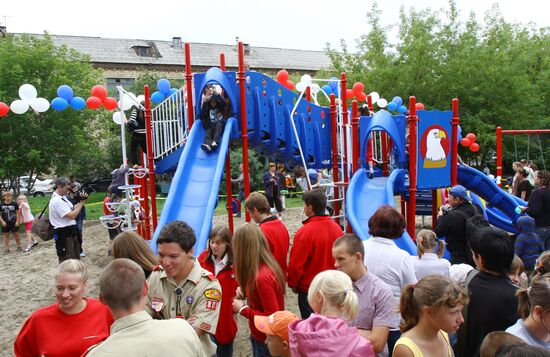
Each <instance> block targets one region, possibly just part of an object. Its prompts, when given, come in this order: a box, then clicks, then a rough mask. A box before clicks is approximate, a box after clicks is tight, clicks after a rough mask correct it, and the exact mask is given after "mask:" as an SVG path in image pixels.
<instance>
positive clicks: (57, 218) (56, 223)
mask: <svg viewBox="0 0 550 357" xmlns="http://www.w3.org/2000/svg"><path fill="white" fill-rule="evenodd" d="M48 207H49V210H50V213H49V219H50V223H51V224H52V226H53V227H54V228H63V227H68V226H74V225H75V224H76V221H75V220H74V219H68V218H65V215H66V214H67V213H69V212H71V211H72V210H73V209H74V206H73V204H72V203H71V202H70V201H69V199H68V198H66V197H65V196H61V195H59V194H58V193H57V192H54V193H53V194H52V199H51V200H50V204H49V206H48Z"/></svg>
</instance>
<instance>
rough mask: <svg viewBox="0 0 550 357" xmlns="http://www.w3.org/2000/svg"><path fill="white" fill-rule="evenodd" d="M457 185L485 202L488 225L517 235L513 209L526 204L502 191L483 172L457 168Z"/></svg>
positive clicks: (466, 167)
mask: <svg viewBox="0 0 550 357" xmlns="http://www.w3.org/2000/svg"><path fill="white" fill-rule="evenodd" d="M458 183H459V184H461V185H462V186H464V187H466V188H467V189H468V190H470V191H472V192H474V193H476V194H477V195H479V196H480V197H481V198H483V199H484V200H485V201H486V202H487V219H488V220H489V223H491V224H492V225H494V226H495V227H498V228H500V229H504V230H505V231H508V232H511V233H517V230H516V228H515V227H514V222H515V221H516V220H517V219H518V218H519V216H520V215H519V214H517V213H516V211H515V209H516V207H517V206H518V205H526V203H525V202H524V201H522V200H520V199H518V198H517V197H514V196H512V195H510V194H509V193H508V192H506V191H504V190H502V189H501V188H500V187H498V185H497V184H496V183H495V182H494V181H493V180H492V179H491V178H490V177H489V176H487V175H485V174H484V173H483V172H481V171H478V170H476V169H473V168H471V167H468V166H464V165H459V166H458Z"/></svg>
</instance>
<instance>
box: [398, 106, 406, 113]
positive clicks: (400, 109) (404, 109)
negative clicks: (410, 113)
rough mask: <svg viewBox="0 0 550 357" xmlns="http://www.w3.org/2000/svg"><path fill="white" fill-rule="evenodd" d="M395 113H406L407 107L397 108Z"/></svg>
mask: <svg viewBox="0 0 550 357" xmlns="http://www.w3.org/2000/svg"><path fill="white" fill-rule="evenodd" d="M397 111H398V112H399V113H401V114H403V113H406V112H407V107H406V106H404V105H400V106H399V108H397Z"/></svg>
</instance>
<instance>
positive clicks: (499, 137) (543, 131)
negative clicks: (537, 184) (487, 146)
mask: <svg viewBox="0 0 550 357" xmlns="http://www.w3.org/2000/svg"><path fill="white" fill-rule="evenodd" d="M540 134H550V129H539V130H502V128H501V127H497V129H496V156H497V157H496V159H497V176H502V139H503V135H512V136H513V137H514V150H515V153H516V161H519V160H518V157H517V146H516V140H515V137H516V135H527V139H528V140H527V160H529V142H530V141H531V135H537V141H538V144H539V150H540V159H541V161H542V168H543V169H544V170H546V161H545V160H544V155H543V153H542V145H541V142H540Z"/></svg>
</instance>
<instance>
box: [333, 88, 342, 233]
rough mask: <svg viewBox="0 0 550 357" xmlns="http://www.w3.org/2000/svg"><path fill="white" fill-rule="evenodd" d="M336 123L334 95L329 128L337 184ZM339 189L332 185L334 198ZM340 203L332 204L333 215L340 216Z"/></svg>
mask: <svg viewBox="0 0 550 357" xmlns="http://www.w3.org/2000/svg"><path fill="white" fill-rule="evenodd" d="M337 125H338V124H337V123H336V97H335V96H334V94H331V95H330V127H331V132H330V134H331V135H330V136H331V146H332V180H333V181H334V182H338V180H339V177H338V176H339V173H338V141H337V138H336V133H337V131H338V130H337V127H336V126H337ZM339 190H340V188H339V187H338V185H334V198H335V199H338V198H340V195H339ZM344 190H345V188H344ZM340 205H341V204H340V201H335V202H334V215H335V216H338V215H339V214H340ZM336 222H337V223H338V222H339V219H338V218H337V219H336Z"/></svg>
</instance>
